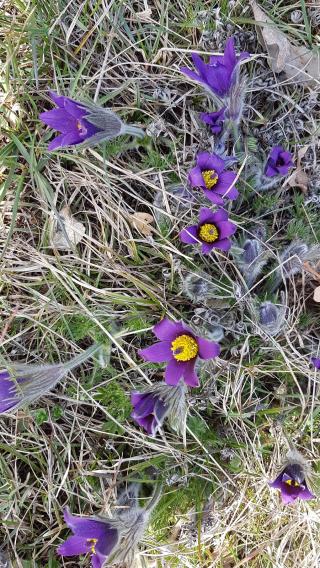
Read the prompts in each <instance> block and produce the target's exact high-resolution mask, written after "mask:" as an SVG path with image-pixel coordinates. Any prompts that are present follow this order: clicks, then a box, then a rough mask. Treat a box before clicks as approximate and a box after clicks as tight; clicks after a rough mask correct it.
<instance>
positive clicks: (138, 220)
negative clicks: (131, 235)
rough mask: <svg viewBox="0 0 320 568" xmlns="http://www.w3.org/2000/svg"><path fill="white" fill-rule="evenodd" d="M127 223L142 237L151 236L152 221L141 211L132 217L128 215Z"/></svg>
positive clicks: (147, 214)
mask: <svg viewBox="0 0 320 568" xmlns="http://www.w3.org/2000/svg"><path fill="white" fill-rule="evenodd" d="M129 222H130V223H131V225H132V226H133V227H134V228H135V229H136V230H137V231H138V232H139V233H141V235H143V236H144V237H150V235H152V227H151V225H152V224H153V222H154V219H153V217H152V215H150V213H144V212H143V211H141V212H138V213H135V214H134V215H129Z"/></svg>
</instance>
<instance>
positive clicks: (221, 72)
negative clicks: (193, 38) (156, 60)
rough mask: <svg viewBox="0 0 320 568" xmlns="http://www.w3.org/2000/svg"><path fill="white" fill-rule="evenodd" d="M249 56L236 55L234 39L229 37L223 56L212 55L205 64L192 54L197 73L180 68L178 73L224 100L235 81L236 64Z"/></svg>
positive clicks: (245, 53) (245, 54)
mask: <svg viewBox="0 0 320 568" xmlns="http://www.w3.org/2000/svg"><path fill="white" fill-rule="evenodd" d="M249 56H250V55H249V53H247V52H242V53H241V54H240V55H239V56H237V55H236V52H235V47H234V39H233V37H231V38H229V39H228V41H227V42H226V45H225V50H224V55H212V56H211V57H210V59H209V63H205V62H204V61H203V60H202V59H201V57H200V56H199V55H197V54H196V53H193V54H192V60H193V63H194V66H195V68H196V70H197V73H196V72H195V71H192V70H191V69H189V68H188V67H181V69H180V71H181V72H182V73H184V74H185V75H187V77H189V78H190V79H193V80H194V81H198V82H199V83H201V84H202V85H204V86H205V87H206V88H208V89H209V90H210V91H212V92H213V93H214V94H215V95H218V97H221V98H224V97H226V96H228V94H229V91H230V89H231V87H232V85H233V84H234V83H235V81H236V77H237V67H238V63H239V62H240V61H242V60H243V59H246V58H247V57H249Z"/></svg>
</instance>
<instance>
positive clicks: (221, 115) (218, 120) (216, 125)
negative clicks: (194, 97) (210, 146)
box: [200, 107, 226, 134]
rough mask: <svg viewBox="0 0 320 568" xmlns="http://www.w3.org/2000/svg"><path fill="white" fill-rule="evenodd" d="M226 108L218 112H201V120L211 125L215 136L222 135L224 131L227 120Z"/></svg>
mask: <svg viewBox="0 0 320 568" xmlns="http://www.w3.org/2000/svg"><path fill="white" fill-rule="evenodd" d="M225 112H226V107H223V108H221V109H220V110H217V111H216V112H201V113H200V119H201V120H202V122H205V124H209V126H210V127H211V132H212V133H213V134H220V132H222V130H223V125H224V120H225Z"/></svg>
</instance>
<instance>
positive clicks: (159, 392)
mask: <svg viewBox="0 0 320 568" xmlns="http://www.w3.org/2000/svg"><path fill="white" fill-rule="evenodd" d="M186 391H187V387H186V386H185V384H184V383H183V381H179V383H178V384H177V386H175V387H173V386H168V385H166V384H165V383H159V384H155V385H152V386H150V387H147V388H146V389H145V390H144V392H136V391H135V392H132V393H131V403H132V406H133V412H132V414H131V417H132V418H133V419H134V420H135V421H136V422H137V423H138V424H139V426H141V427H142V428H144V429H145V430H146V431H147V433H148V434H149V435H150V436H155V435H156V433H157V430H158V429H159V428H160V427H161V426H162V424H163V422H164V420H165V418H168V422H169V425H170V427H171V428H172V429H173V430H175V431H176V432H177V433H178V434H183V433H184V430H185V423H186V414H187V408H186Z"/></svg>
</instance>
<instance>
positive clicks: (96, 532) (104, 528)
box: [57, 509, 119, 568]
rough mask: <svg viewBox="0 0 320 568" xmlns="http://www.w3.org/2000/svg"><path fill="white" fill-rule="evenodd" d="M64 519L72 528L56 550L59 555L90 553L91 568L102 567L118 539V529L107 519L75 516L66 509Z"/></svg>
mask: <svg viewBox="0 0 320 568" xmlns="http://www.w3.org/2000/svg"><path fill="white" fill-rule="evenodd" d="M64 520H65V522H66V524H67V525H68V527H69V528H70V529H71V530H72V532H73V536H70V537H69V538H68V539H67V540H66V541H65V542H64V543H63V544H61V545H60V546H59V548H58V550H57V552H58V554H60V555H61V556H79V555H81V554H90V556H91V565H92V568H102V567H103V565H104V563H105V560H106V559H107V558H108V556H109V555H110V554H111V552H112V550H113V549H114V547H115V546H116V544H117V543H118V540H119V531H118V529H117V528H114V527H112V525H111V524H110V523H109V522H108V520H107V519H102V518H101V519H98V518H97V517H75V516H73V515H71V514H70V512H69V510H68V509H66V510H65V512H64Z"/></svg>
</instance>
